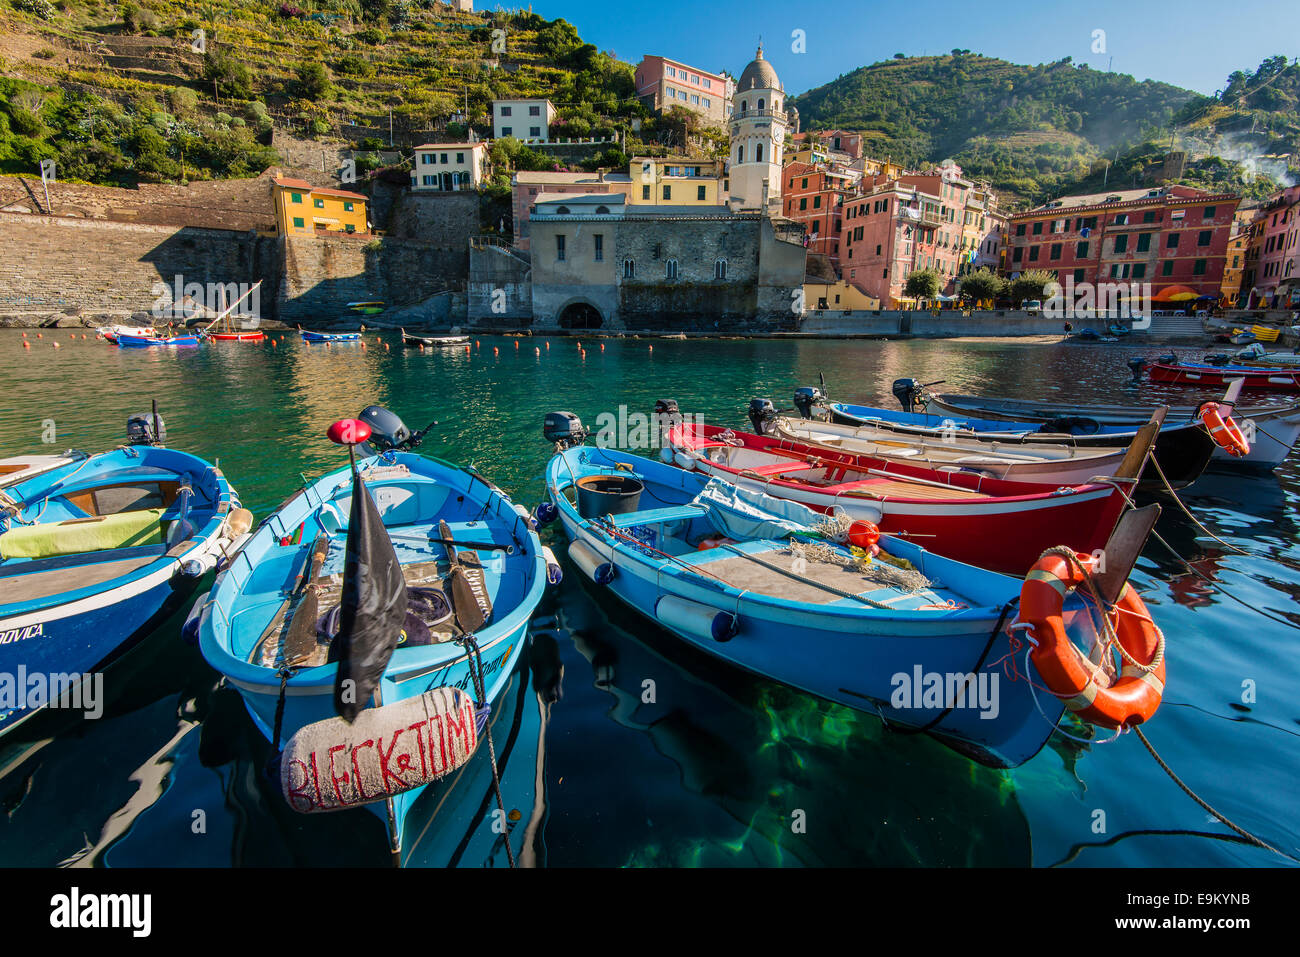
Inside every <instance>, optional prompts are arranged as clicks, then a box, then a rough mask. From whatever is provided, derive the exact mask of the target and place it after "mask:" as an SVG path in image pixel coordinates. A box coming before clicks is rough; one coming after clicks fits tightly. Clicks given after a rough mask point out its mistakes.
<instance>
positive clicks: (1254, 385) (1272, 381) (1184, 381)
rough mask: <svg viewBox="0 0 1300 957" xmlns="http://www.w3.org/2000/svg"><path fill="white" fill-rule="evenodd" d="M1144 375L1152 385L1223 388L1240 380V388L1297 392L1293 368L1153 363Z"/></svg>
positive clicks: (1299, 379)
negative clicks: (1244, 367)
mask: <svg viewBox="0 0 1300 957" xmlns="http://www.w3.org/2000/svg"><path fill="white" fill-rule="evenodd" d="M1147 375H1149V376H1150V377H1151V381H1152V382H1161V383H1164V384H1166V385H1187V386H1199V387H1202V388H1211V389H1226V388H1227V387H1228V386H1229V385H1230V384H1231V383H1232V382H1235V381H1237V380H1241V382H1242V388H1243V389H1251V390H1255V391H1264V392H1300V370H1293V369H1234V368H1232V367H1230V366H1226V367H1225V366H1189V365H1173V364H1168V363H1164V362H1155V363H1152V364H1151V365H1150V366H1149V367H1148V368H1147Z"/></svg>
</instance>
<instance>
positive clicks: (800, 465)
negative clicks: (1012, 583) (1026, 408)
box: [667, 422, 1154, 575]
mask: <svg viewBox="0 0 1300 957" xmlns="http://www.w3.org/2000/svg"><path fill="white" fill-rule="evenodd" d="M1150 438H1154V430H1150ZM1150 438H1149V439H1148V442H1149V441H1150ZM667 442H668V445H669V446H670V447H671V450H672V453H673V455H674V460H675V462H676V463H677V464H678V465H679V466H680V467H682V468H686V469H697V470H699V471H701V472H704V473H705V474H706V475H712V476H716V477H718V478H721V479H723V480H724V481H727V482H731V483H733V484H735V485H737V486H739V487H741V488H745V489H750V490H754V491H761V492H766V493H767V494H769V495H773V496H775V497H777V498H785V499H790V500H791V501H795V502H799V503H800V504H803V505H807V506H809V507H811V508H813V509H815V510H817V511H819V512H833V513H839V512H841V511H842V512H843V513H844V514H846V515H847V516H848V517H849V518H850V519H864V520H867V521H870V522H874V523H875V524H876V525H878V526H879V527H880V529H881V531H883V532H887V533H889V534H897V535H905V536H911V537H916V538H917V539H918V540H919V541H921V542H922V543H923V544H924V545H925V547H926V548H927V549H929V550H930V551H932V552H936V553H937V554H940V555H945V556H947V557H949V558H955V559H957V560H958V561H962V562H966V563H968V564H972V565H977V566H979V567H981V568H989V569H993V570H995V571H1003V572H1007V573H1009V574H1017V575H1023V574H1024V573H1025V571H1026V570H1027V569H1028V568H1029V567H1030V566H1031V565H1032V564H1033V563H1034V561H1035V560H1036V559H1037V558H1038V557H1039V556H1040V555H1041V554H1042V553H1043V551H1044V550H1045V549H1047V548H1050V547H1052V546H1053V545H1060V544H1066V545H1069V546H1070V547H1071V548H1075V549H1077V550H1079V551H1084V552H1088V553H1091V552H1093V551H1094V550H1095V549H1098V548H1100V547H1102V545H1104V544H1105V543H1106V540H1107V539H1108V538H1109V537H1110V533H1111V532H1112V531H1113V530H1114V528H1115V523H1116V521H1118V519H1119V516H1120V514H1121V513H1122V512H1123V510H1124V507H1125V497H1124V496H1125V493H1129V492H1130V490H1131V488H1132V486H1133V485H1134V484H1135V477H1136V475H1137V473H1138V472H1139V471H1140V469H1141V466H1142V462H1143V461H1144V460H1145V457H1146V453H1147V449H1146V448H1144V447H1140V446H1138V445H1137V444H1135V446H1134V448H1133V449H1132V450H1130V459H1129V461H1128V462H1126V463H1125V465H1123V466H1121V468H1120V469H1118V470H1117V474H1116V476H1115V477H1114V478H1112V479H1109V480H1107V482H1108V484H1101V483H1095V482H1094V483H1087V484H1082V485H1076V486H1061V487H1059V488H1046V487H1044V486H1042V485H1039V484H1034V483H1028V482H1008V481H1004V480H1001V479H992V478H987V477H985V476H983V475H978V474H975V473H972V472H959V471H942V470H937V469H931V468H926V467H924V466H921V465H912V464H907V463H902V462H898V461H895V460H889V459H882V458H878V457H876V456H870V455H855V454H853V453H851V452H835V451H830V450H827V449H824V448H818V447H816V446H812V445H807V444H804V443H802V442H792V441H789V440H786V439H780V438H773V437H767V436H758V435H752V434H750V433H747V432H734V431H732V430H731V429H725V428H722V427H720V426H710V425H704V426H700V425H696V424H693V423H688V422H684V423H682V424H681V425H675V426H674V427H673V428H672V429H670V430H669V432H668V436H667Z"/></svg>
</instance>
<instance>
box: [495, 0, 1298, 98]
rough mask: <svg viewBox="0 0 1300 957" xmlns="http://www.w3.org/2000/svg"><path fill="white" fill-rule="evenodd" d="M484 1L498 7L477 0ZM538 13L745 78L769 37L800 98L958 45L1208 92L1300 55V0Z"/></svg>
mask: <svg viewBox="0 0 1300 957" xmlns="http://www.w3.org/2000/svg"><path fill="white" fill-rule="evenodd" d="M518 2H519V0H514V2H511V3H503V4H502V6H503V7H504V8H507V9H508V8H512V7H514V6H515V3H518ZM521 5H522V4H521ZM475 6H476V7H478V9H484V8H491V7H494V6H495V4H490V3H487V2H486V0H476V4H475ZM532 9H533V11H534V12H535V13H538V14H541V15H542V16H544V17H546V18H547V19H554V18H556V17H564V19H566V20H568V21H569V22H570V23H573V24H574V25H575V26H576V27H577V28H578V32H579V33H581V34H582V38H583V39H584V40H586V41H587V42H588V43H594V44H595V45H596V46H597V47H599V48H600V49H602V50H613V51H614V53H616V54H617V55H618V56H619V58H620V59H623V60H629V61H632V62H636V61H638V60H640V59H641V57H642V56H643V55H645V54H659V55H661V56H670V57H673V58H675V59H680V60H685V61H686V62H687V63H689V64H690V65H692V66H698V67H701V68H703V69H712V70H715V71H716V70H721V69H724V68H725V69H730V70H731V72H732V73H733V74H739V72H740V71H741V69H743V68H744V66H745V64H746V63H748V62H749V60H750V59H751V58H752V57H753V55H754V48H755V46H756V45H757V42H758V37H759V34H762V37H763V46H764V50H765V55H766V56H767V58H768V59H769V60H771V61H772V65H773V66H775V67H776V69H777V72H778V73H779V75H780V77H781V82H782V83H783V84H784V85H785V88H786V90H787V91H788V92H791V93H802V92H804V91H805V90H808V89H811V88H813V87H815V86H819V85H821V84H822V83H826V82H828V81H830V80H833V79H835V78H836V77H837V76H839V75H841V74H844V73H848V72H850V71H852V70H854V69H856V68H857V67H859V66H863V65H865V64H868V63H874V62H876V61H877V60H884V59H888V58H889V57H892V56H893V55H894V54H895V53H906V54H908V55H910V56H917V55H921V54H924V53H930V54H935V53H947V52H949V51H950V50H952V49H953V48H954V47H959V48H962V49H968V50H971V51H972V52H974V53H983V54H985V55H986V56H995V57H1000V58H1002V59H1005V60H1010V61H1012V62H1014V63H1050V62H1053V61H1055V60H1059V59H1061V58H1062V57H1066V56H1070V57H1073V58H1074V62H1075V63H1087V64H1088V65H1089V66H1090V67H1091V68H1093V69H1100V70H1105V69H1110V68H1113V69H1114V70H1115V71H1116V72H1118V73H1130V74H1132V75H1133V76H1136V77H1137V78H1138V79H1140V80H1141V79H1153V80H1162V81H1164V82H1166V83H1173V84H1176V85H1178V86H1183V87H1187V88H1189V89H1193V90H1197V91H1199V92H1201V93H1207V94H1209V93H1213V92H1215V91H1216V90H1218V89H1220V88H1221V87H1222V86H1223V85H1224V82H1225V80H1226V78H1227V76H1228V74H1229V73H1231V72H1232V71H1233V70H1237V69H1241V70H1253V69H1254V68H1255V67H1257V66H1258V65H1259V63H1260V61H1261V60H1263V59H1264V58H1265V57H1268V56H1273V55H1276V54H1284V55H1285V56H1287V57H1288V58H1294V57H1296V56H1300V29H1297V26H1296V11H1297V4H1296V2H1295V0H1089V2H1077V0H1076V2H1068V0H1044V2H1042V3H1039V4H1033V3H1022V4H1008V3H982V4H977V3H971V2H956V0H894V2H885V3H882V2H879V0H877V2H871V3H868V2H863V0H827V2H823V3H797V2H792V0H784V2H775V0H753V2H741V0H714V2H711V3H710V2H685V0H657V2H632V3H628V2H618V0H615V2H613V3H611V2H610V0H534V2H533V3H532ZM795 30H803V31H804V34H805V37H806V52H804V53H794V52H792V49H791V46H792V43H793V42H794V41H793V40H792V39H791V36H792V33H793V31H795ZM1096 30H1103V31H1105V36H1104V41H1105V51H1106V52H1104V53H1094V52H1093V45H1094V42H1095V41H1094V38H1093V32H1094V31H1096ZM1112 58H1113V67H1112Z"/></svg>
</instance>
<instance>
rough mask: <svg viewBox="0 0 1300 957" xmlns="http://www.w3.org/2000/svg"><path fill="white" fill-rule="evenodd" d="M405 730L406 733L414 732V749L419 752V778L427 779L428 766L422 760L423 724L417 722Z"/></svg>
mask: <svg viewBox="0 0 1300 957" xmlns="http://www.w3.org/2000/svg"><path fill="white" fill-rule="evenodd" d="M406 730H407V731H414V732H415V743H416V747H417V748H418V749H419V751H420V776H421V777H428V776H429V765H428V762H426V761H425V760H424V722H423V721H417V722H416V723H415V724H413V725H411V726H410V727H409V728H407V729H406Z"/></svg>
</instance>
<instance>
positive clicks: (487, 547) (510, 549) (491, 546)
mask: <svg viewBox="0 0 1300 957" xmlns="http://www.w3.org/2000/svg"><path fill="white" fill-rule="evenodd" d="M429 541H430V542H432V543H434V544H435V545H446V546H447V547H448V549H449V550H450V549H452V548H455V547H456V546H457V545H459V546H460V547H461V548H481V549H483V550H484V551H493V552H505V553H506V554H507V555H513V554H514V553H515V547H514V546H513V545H498V544H497V543H496V542H457V541H453V540H452V539H450V538H431V539H429Z"/></svg>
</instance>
